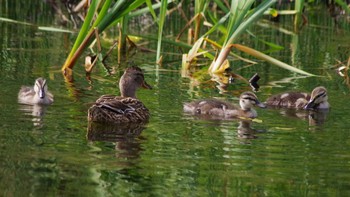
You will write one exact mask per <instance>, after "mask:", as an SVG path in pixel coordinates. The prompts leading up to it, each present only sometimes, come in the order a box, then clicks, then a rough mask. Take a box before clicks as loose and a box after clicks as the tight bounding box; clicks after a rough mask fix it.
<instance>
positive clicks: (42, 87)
mask: <svg viewBox="0 0 350 197" xmlns="http://www.w3.org/2000/svg"><path fill="white" fill-rule="evenodd" d="M47 89H48V88H47V83H46V79H44V78H41V77H40V78H37V79H36V80H35V83H34V86H33V87H29V86H22V87H21V89H20V91H19V92H18V102H19V103H23V104H29V105H36V104H38V105H50V104H52V103H53V95H52V94H51V93H50V92H49V91H48V90H47Z"/></svg>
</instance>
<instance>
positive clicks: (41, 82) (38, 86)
mask: <svg viewBox="0 0 350 197" xmlns="http://www.w3.org/2000/svg"><path fill="white" fill-rule="evenodd" d="M34 91H35V93H36V94H37V95H38V96H39V98H40V99H44V98H45V95H46V92H47V84H46V79H44V78H41V77H40V78H37V79H36V80H35V83H34Z"/></svg>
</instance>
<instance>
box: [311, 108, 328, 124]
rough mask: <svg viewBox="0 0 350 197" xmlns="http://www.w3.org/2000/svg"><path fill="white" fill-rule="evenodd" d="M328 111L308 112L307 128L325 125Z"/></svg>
mask: <svg viewBox="0 0 350 197" xmlns="http://www.w3.org/2000/svg"><path fill="white" fill-rule="evenodd" d="M328 113H329V110H328V109H326V110H317V111H309V116H308V119H309V126H321V125H323V124H324V123H325V121H326V119H327V114H328Z"/></svg>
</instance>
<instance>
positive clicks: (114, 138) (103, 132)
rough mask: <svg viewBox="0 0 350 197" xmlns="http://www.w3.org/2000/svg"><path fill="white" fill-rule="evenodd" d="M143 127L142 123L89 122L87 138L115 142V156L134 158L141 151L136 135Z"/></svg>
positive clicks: (138, 134) (137, 135)
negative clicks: (104, 123) (108, 123)
mask: <svg viewBox="0 0 350 197" xmlns="http://www.w3.org/2000/svg"><path fill="white" fill-rule="evenodd" d="M144 129H145V125H144V124H115V125H113V124H110V125H103V124H98V123H92V122H89V124H88V129H87V138H88V140H90V141H107V142H115V143H116V146H115V149H116V151H117V157H120V158H127V159H134V158H138V157H139V156H140V152H141V151H142V148H141V145H140V142H139V140H138V139H136V138H137V137H139V136H140V134H141V132H142V131H143V130H144Z"/></svg>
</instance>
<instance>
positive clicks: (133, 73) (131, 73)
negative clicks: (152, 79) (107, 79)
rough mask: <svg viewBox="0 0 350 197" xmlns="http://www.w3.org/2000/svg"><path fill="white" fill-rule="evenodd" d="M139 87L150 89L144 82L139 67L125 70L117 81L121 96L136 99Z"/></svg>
mask: <svg viewBox="0 0 350 197" xmlns="http://www.w3.org/2000/svg"><path fill="white" fill-rule="evenodd" d="M140 87H142V88H145V89H152V87H151V86H150V85H149V84H147V82H146V81H145V77H144V75H143V72H142V70H141V69H140V68H139V67H137V66H132V67H129V68H127V69H126V70H125V71H124V74H123V76H122V77H121V78H120V81H119V89H120V93H121V96H123V97H133V98H136V90H137V89H138V88H140Z"/></svg>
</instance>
